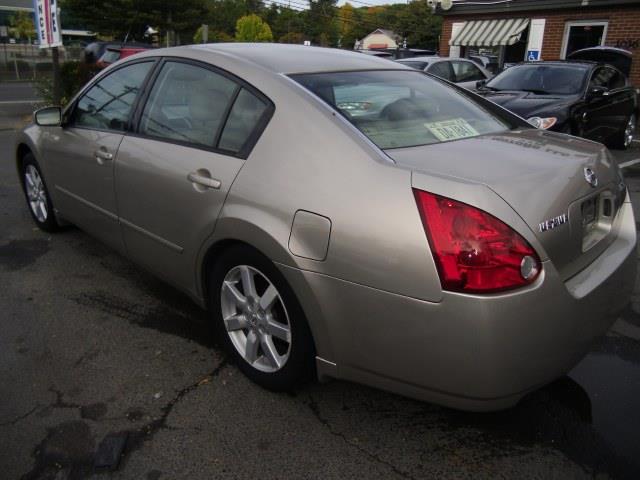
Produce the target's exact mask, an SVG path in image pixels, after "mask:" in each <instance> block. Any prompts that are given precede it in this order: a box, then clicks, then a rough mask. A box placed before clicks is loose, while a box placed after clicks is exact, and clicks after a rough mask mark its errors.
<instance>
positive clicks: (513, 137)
mask: <svg viewBox="0 0 640 480" xmlns="http://www.w3.org/2000/svg"><path fill="white" fill-rule="evenodd" d="M386 153H387V155H389V156H390V157H391V158H393V159H394V160H395V161H396V162H397V163H398V164H399V165H402V166H404V167H407V168H411V169H412V170H414V171H416V172H422V173H426V174H429V173H431V174H437V175H446V176H450V177H456V178H460V179H464V180H466V181H472V182H477V183H481V184H484V185H486V186H487V187H489V188H491V189H492V190H493V191H494V192H496V193H497V194H498V195H500V197H502V198H503V199H504V200H505V201H506V202H507V203H508V204H509V205H510V206H511V207H512V208H513V209H514V210H515V211H516V212H517V213H518V215H520V217H521V218H522V219H523V220H524V221H525V222H526V223H527V225H528V226H529V227H530V229H531V230H532V232H533V233H534V234H535V235H536V237H537V239H538V240H539V241H540V243H541V244H542V246H543V247H544V249H545V250H546V253H547V255H548V256H549V258H550V260H551V261H552V262H553V264H554V265H555V267H556V269H557V270H558V272H559V273H560V275H561V276H562V278H563V279H567V278H569V277H571V276H573V275H575V274H576V273H578V272H579V271H580V270H582V269H583V268H585V267H586V266H587V265H589V263H591V262H592V261H593V260H595V259H596V258H597V257H598V256H599V255H600V253H602V251H603V250H604V249H605V248H606V246H607V245H608V244H609V243H610V242H611V241H612V240H613V235H612V234H611V224H612V222H613V219H614V218H615V214H616V213H617V209H618V206H619V203H620V202H621V200H620V197H621V195H623V194H624V190H620V184H621V182H622V180H621V177H620V176H619V174H618V168H617V166H616V164H615V163H614V162H613V161H612V159H611V156H610V154H609V152H608V150H607V149H606V148H605V147H604V146H603V145H601V144H598V143H594V142H590V141H587V140H582V139H578V138H575V137H568V136H565V135H560V134H557V133H553V132H548V131H541V130H535V129H531V130H524V131H520V132H506V133H502V134H493V135H484V136H480V137H475V138H469V139H464V140H457V141H453V142H446V143H440V144H434V145H426V146H422V147H410V148H401V149H389V150H386ZM585 169H590V172H592V173H594V174H595V175H596V177H597V179H598V183H597V186H595V187H594V186H592V185H591V184H590V183H589V181H588V180H587V178H586V176H587V175H586V174H585ZM587 173H589V172H587ZM605 214H607V215H605ZM563 216H564V217H563ZM583 221H584V222H587V223H586V224H585V225H583Z"/></svg>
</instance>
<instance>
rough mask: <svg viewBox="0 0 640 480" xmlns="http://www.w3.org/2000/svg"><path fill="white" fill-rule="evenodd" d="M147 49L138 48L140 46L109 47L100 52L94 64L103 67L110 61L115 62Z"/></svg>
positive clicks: (110, 62) (109, 63)
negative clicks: (100, 54)
mask: <svg viewBox="0 0 640 480" xmlns="http://www.w3.org/2000/svg"><path fill="white" fill-rule="evenodd" d="M145 50H148V48H140V47H118V48H114V47H109V48H107V50H106V51H105V52H104V53H103V54H102V56H101V57H100V59H99V60H98V61H97V62H96V65H97V66H98V67H99V68H105V67H107V66H109V65H111V64H112V63H116V62H117V61H118V60H122V59H123V58H127V57H130V56H131V55H135V54H136V53H140V52H144V51H145Z"/></svg>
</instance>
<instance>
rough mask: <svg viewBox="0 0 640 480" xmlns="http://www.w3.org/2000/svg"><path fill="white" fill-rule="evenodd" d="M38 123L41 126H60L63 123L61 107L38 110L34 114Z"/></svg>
mask: <svg viewBox="0 0 640 480" xmlns="http://www.w3.org/2000/svg"><path fill="white" fill-rule="evenodd" d="M33 118H34V119H35V121H36V125H40V126H41V127H58V126H60V124H61V123H62V108H61V107H45V108H41V109H40V110H36V111H35V113H34V114H33Z"/></svg>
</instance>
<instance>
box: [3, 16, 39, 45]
mask: <svg viewBox="0 0 640 480" xmlns="http://www.w3.org/2000/svg"><path fill="white" fill-rule="evenodd" d="M9 25H11V28H10V30H11V34H12V35H13V36H14V37H16V38H29V39H32V38H35V36H36V30H35V24H34V23H33V17H32V16H31V14H29V13H28V12H17V13H16V14H15V15H13V16H11V17H10V18H9Z"/></svg>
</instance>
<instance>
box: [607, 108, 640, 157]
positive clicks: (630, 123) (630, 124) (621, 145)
mask: <svg viewBox="0 0 640 480" xmlns="http://www.w3.org/2000/svg"><path fill="white" fill-rule="evenodd" d="M636 121H637V117H636V115H635V114H632V115H631V116H630V117H629V119H628V120H627V124H626V126H625V127H624V129H622V130H621V131H620V132H618V134H617V135H616V137H615V138H614V140H613V142H611V148H615V149H617V150H627V149H628V148H630V147H631V144H632V142H633V139H634V138H635V133H636V128H637V126H636Z"/></svg>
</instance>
